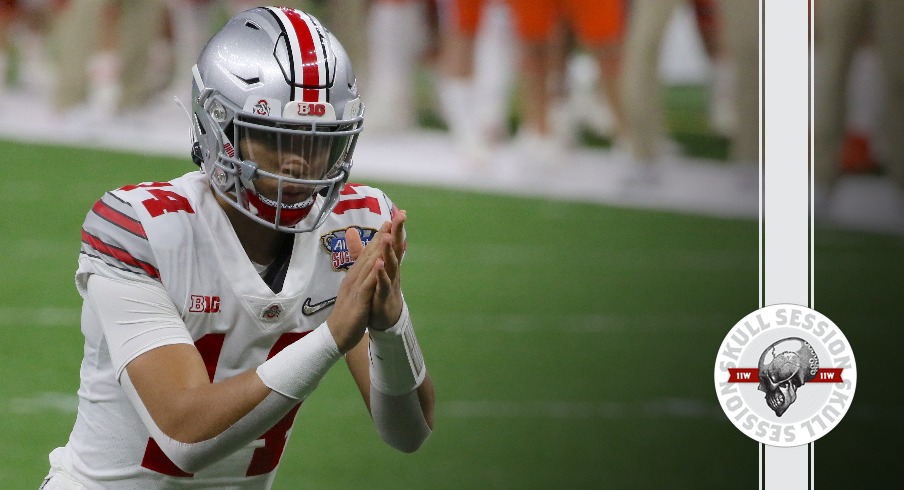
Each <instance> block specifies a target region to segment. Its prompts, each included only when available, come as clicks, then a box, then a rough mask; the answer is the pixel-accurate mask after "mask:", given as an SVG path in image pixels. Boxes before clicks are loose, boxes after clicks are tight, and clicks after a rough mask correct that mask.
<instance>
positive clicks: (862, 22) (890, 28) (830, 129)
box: [813, 0, 904, 219]
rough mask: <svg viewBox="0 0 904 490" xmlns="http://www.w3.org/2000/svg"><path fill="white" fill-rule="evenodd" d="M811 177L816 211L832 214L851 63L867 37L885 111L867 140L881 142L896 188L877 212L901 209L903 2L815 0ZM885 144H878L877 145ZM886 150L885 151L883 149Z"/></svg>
mask: <svg viewBox="0 0 904 490" xmlns="http://www.w3.org/2000/svg"><path fill="white" fill-rule="evenodd" d="M813 8H814V16H815V23H816V27H815V56H816V60H815V66H816V68H815V70H816V72H815V82H814V90H815V101H814V115H815V135H814V144H815V167H816V168H815V171H816V175H815V179H816V183H817V185H816V190H815V199H816V210H817V216H818V217H821V218H823V219H827V218H829V217H830V216H831V213H832V211H831V207H832V201H833V197H834V194H835V190H836V188H837V185H838V183H839V179H840V177H841V176H842V166H841V148H842V144H843V141H844V137H845V129H846V127H847V123H848V118H847V115H848V112H847V102H848V96H849V92H848V88H849V84H848V81H849V80H850V76H851V62H852V59H853V57H854V54H855V52H856V51H857V49H858V47H860V46H862V43H863V41H864V39H865V37H866V36H869V38H870V39H871V40H872V42H873V45H874V46H875V50H876V53H877V55H878V60H879V63H880V66H881V70H880V71H879V74H880V76H881V77H882V78H881V82H882V85H883V86H884V88H885V90H884V94H883V95H884V100H885V103H884V110H882V111H881V114H880V118H881V119H880V123H879V124H878V125H877V131H878V134H875V135H872V138H871V141H872V142H874V143H879V144H878V145H876V146H880V148H878V149H877V150H879V153H880V158H881V160H882V163H883V169H884V170H885V172H886V173H887V175H888V176H889V177H890V178H891V180H892V181H893V182H894V184H895V186H896V189H894V191H893V192H891V196H890V199H889V200H888V203H887V205H886V206H881V208H882V209H874V210H873V211H874V212H875V213H881V214H883V215H892V216H898V217H900V216H901V215H902V214H904V117H902V116H901V109H902V108H904V57H902V55H901V49H902V47H904V29H902V26H904V2H901V1H899V0H814V2H813ZM883 144H884V145H885V146H886V147H885V148H881V145H883ZM882 150H884V151H882Z"/></svg>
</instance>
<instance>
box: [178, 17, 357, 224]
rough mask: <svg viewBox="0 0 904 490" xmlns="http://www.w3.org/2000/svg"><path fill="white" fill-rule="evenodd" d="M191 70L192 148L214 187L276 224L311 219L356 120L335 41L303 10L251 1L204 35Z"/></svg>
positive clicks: (346, 153) (316, 216)
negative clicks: (216, 29)
mask: <svg viewBox="0 0 904 490" xmlns="http://www.w3.org/2000/svg"><path fill="white" fill-rule="evenodd" d="M192 75H193V83H192V111H193V112H194V118H193V135H194V138H195V143H194V145H193V148H192V157H193V159H194V160H195V162H196V163H198V165H200V166H201V168H202V170H203V171H204V172H205V173H206V174H207V175H208V177H209V179H210V182H211V187H212V188H213V189H214V191H215V192H216V193H217V194H218V195H220V196H221V197H222V198H223V199H225V200H226V201H228V202H229V203H230V204H231V205H232V206H233V207H235V208H236V209H238V210H239V211H241V212H242V213H244V214H245V215H247V216H249V217H251V218H252V219H253V220H255V221H257V222H259V223H261V224H264V225H266V226H269V227H271V228H275V229H277V230H280V231H284V232H290V233H299V232H306V231H311V230H313V229H315V228H317V227H318V226H320V225H321V224H322V223H323V221H324V220H325V219H326V217H327V216H328V215H329V213H330V212H331V211H332V209H333V207H334V206H335V205H336V202H337V201H338V200H339V194H340V192H341V191H342V188H343V186H344V184H345V182H346V181H347V180H348V175H349V171H350V170H351V167H352V153H353V152H354V149H355V143H356V141H357V139H358V134H359V133H360V132H361V128H362V124H363V121H364V118H363V114H364V106H363V105H362V104H361V100H360V99H359V98H358V89H357V85H356V83H355V75H354V72H353V71H352V66H351V62H350V61H349V58H348V55H347V54H346V52H345V50H344V49H343V48H342V45H341V44H339V41H338V40H337V39H336V38H335V37H334V36H333V35H332V34H331V33H330V32H329V31H328V30H326V28H324V27H323V26H322V25H321V24H320V22H319V21H318V20H317V19H316V18H314V17H313V16H311V15H309V14H306V13H304V12H301V11H298V10H294V9H288V8H279V7H259V8H254V9H251V10H248V11H245V12H242V13H240V14H238V15H236V16H235V17H233V18H232V19H231V20H230V21H229V22H228V23H227V24H226V26H225V27H223V29H221V30H220V31H219V32H218V33H217V34H215V35H214V36H213V38H211V40H210V41H209V42H208V43H207V46H205V48H204V50H203V51H202V52H201V55H200V57H199V58H198V63H197V64H196V65H195V66H194V67H193V68H192Z"/></svg>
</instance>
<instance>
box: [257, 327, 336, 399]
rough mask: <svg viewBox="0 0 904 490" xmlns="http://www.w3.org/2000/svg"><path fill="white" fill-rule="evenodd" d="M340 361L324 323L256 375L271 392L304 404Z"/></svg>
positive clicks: (258, 369) (285, 350) (269, 362)
mask: <svg viewBox="0 0 904 490" xmlns="http://www.w3.org/2000/svg"><path fill="white" fill-rule="evenodd" d="M341 357H342V354H341V353H339V348H338V347H337V346H336V340H335V339H333V334H332V333H330V327H328V326H327V324H326V322H323V323H321V324H320V326H319V327H317V328H315V329H314V330H313V331H312V332H311V333H309V334H307V335H305V336H304V337H302V338H301V339H299V340H297V341H295V342H294V343H293V344H291V345H290V346H288V347H286V348H285V349H283V350H282V351H280V353H279V354H276V355H275V356H273V357H271V358H270V359H268V360H267V362H265V363H263V364H261V365H260V366H258V368H257V375H258V376H259V377H260V378H261V381H263V382H264V384H265V385H267V387H268V388H270V389H271V390H273V391H275V392H277V393H280V394H282V395H285V396H287V397H289V398H293V399H295V400H304V399H305V398H307V396H308V395H310V394H311V392H313V391H314V389H315V388H317V385H318V384H320V380H321V379H323V376H324V375H325V374H326V372H327V371H329V369H330V368H331V367H332V366H333V364H334V363H335V362H336V361H337V360H338V359H339V358H341Z"/></svg>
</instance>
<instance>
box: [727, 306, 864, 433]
mask: <svg viewBox="0 0 904 490" xmlns="http://www.w3.org/2000/svg"><path fill="white" fill-rule="evenodd" d="M790 310H799V311H800V314H799V315H798V316H797V318H798V320H799V321H798V322H797V324H796V325H795V324H791V323H790V321H791V315H790V314H789V315H787V317H786V319H785V321H786V323H778V322H779V321H781V320H780V319H779V318H778V317H777V313H778V312H779V311H787V312H788V313H790ZM804 319H806V320H807V321H808V323H809V324H810V328H806V327H805V325H804V324H803V322H802V321H801V320H804ZM763 324H768V325H769V326H768V327H766V328H762V327H761V325H763ZM748 325H753V326H754V330H759V331H757V332H755V333H753V334H751V330H750V329H749V328H747V326H748ZM818 325H822V326H823V327H825V332H824V333H823V334H822V335H818V336H817V335H816V334H813V333H812V330H813V328H812V327H814V326H818ZM745 328H746V330H741V332H740V333H745V334H747V335H748V336H750V339H749V340H748V341H746V342H745V346H749V344H750V343H751V341H752V340H753V339H755V338H759V337H760V336H761V335H766V336H769V335H770V334H771V333H772V332H775V333H776V334H778V335H774V337H775V338H774V339H770V340H771V341H777V340H781V338H783V337H786V336H787V335H788V333H789V331H792V330H794V329H797V330H798V331H799V332H800V334H801V335H799V336H800V337H801V338H804V339H805V340H808V341H811V340H813V339H815V340H816V342H819V343H820V345H818V346H816V345H814V348H816V349H817V351H820V352H830V351H829V349H828V347H827V346H826V344H825V343H822V342H823V341H824V340H827V341H829V343H834V342H835V341H836V340H841V341H842V342H843V344H844V347H845V349H844V350H843V351H841V352H839V354H838V355H835V356H832V357H831V359H828V360H824V359H820V367H821V368H835V367H840V366H839V365H837V364H838V363H837V360H844V359H845V357H847V356H849V357H850V361H849V363H850V366H845V367H844V370H843V371H842V373H841V378H842V380H843V381H844V383H841V386H842V388H840V389H839V388H838V383H833V384H827V385H828V386H830V387H831V393H830V395H829V400H828V401H827V402H826V403H824V404H823V405H822V406H821V407H820V408H819V409H818V410H816V411H815V412H814V413H812V414H811V415H808V416H806V417H804V419H803V421H801V422H794V423H784V422H782V420H781V419H780V418H779V417H775V416H762V413H761V412H762V410H755V409H753V408H751V407H749V406H747V403H746V401H745V400H744V398H745V397H744V396H743V395H742V394H741V393H740V390H742V389H745V390H749V389H750V388H749V387H751V386H752V387H753V389H756V386H757V385H756V384H754V383H735V387H734V388H736V389H734V388H732V387H731V386H729V383H728V377H729V374H728V368H755V367H757V366H756V362H754V365H753V366H749V365H746V364H747V363H746V362H745V365H738V362H737V361H738V360H739V359H740V358H741V357H748V358H749V357H750V356H746V353H745V352H744V351H745V347H744V346H740V347H739V346H736V345H732V340H733V339H732V336H733V334H735V333H736V331H738V330H739V329H745ZM780 337H781V338H780ZM755 358H756V359H759V353H757V355H756V356H755ZM713 382H714V383H715V388H716V396H717V398H718V399H719V406H720V407H722V411H723V412H725V415H726V416H727V417H728V420H730V421H731V423H732V424H734V426H735V427H736V428H737V429H738V430H740V431H741V432H742V433H744V434H745V435H746V436H748V437H750V438H751V439H753V440H755V441H757V442H760V443H763V444H766V445H769V446H777V447H793V446H801V445H804V444H809V443H811V442H813V441H815V440H817V439H819V438H820V437H822V436H824V435H826V434H827V433H829V431H831V430H832V429H833V428H835V426H837V425H838V423H839V422H840V421H841V419H842V418H844V415H845V414H846V413H847V411H848V409H849V408H850V406H851V403H852V402H853V400H854V392H855V391H856V387H857V363H856V361H855V359H854V352H853V349H851V345H850V343H849V342H848V340H847V337H845V336H844V333H842V332H841V329H839V328H838V326H837V325H835V323H834V322H832V321H831V320H830V319H829V318H828V317H826V316H825V315H823V314H822V313H819V312H818V311H816V310H814V309H812V308H807V307H806V306H801V305H795V304H775V305H770V306H766V307H764V308H760V309H758V310H756V311H753V312H751V313H750V314H748V315H747V316H745V317H744V318H742V319H741V320H740V321H738V322H737V323H736V324H735V325H734V326H733V327H732V328H731V330H729V331H728V333H727V334H726V335H725V339H724V340H723V341H722V344H721V345H720V346H719V351H718V353H717V355H716V363H715V369H714V372H713ZM740 385H747V386H740ZM836 395H837V396H836ZM799 396H805V395H804V394H801V395H799ZM735 399H740V401H741V403H742V404H741V405H740V406H737V404H736V403H733V402H736V401H737V400H735ZM842 401H843V402H844V403H842ZM729 404H732V405H733V406H735V407H736V408H730V407H729ZM827 407H828V408H827ZM751 417H753V418H754V419H755V422H754V423H753V424H752V426H751V427H745V425H748V426H750V425H751ZM764 423H765V424H766V430H765V431H764V430H763V424H764ZM761 432H764V433H762V434H759V433H761Z"/></svg>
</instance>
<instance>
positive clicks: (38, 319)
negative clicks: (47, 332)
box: [0, 306, 81, 328]
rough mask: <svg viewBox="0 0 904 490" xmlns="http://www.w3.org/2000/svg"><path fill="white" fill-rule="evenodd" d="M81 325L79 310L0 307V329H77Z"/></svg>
mask: <svg viewBox="0 0 904 490" xmlns="http://www.w3.org/2000/svg"><path fill="white" fill-rule="evenodd" d="M80 323H81V309H80V308H71V307H56V306H48V307H44V308H9V307H0V328H2V327H28V326H37V327H78V326H79V324H80Z"/></svg>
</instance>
